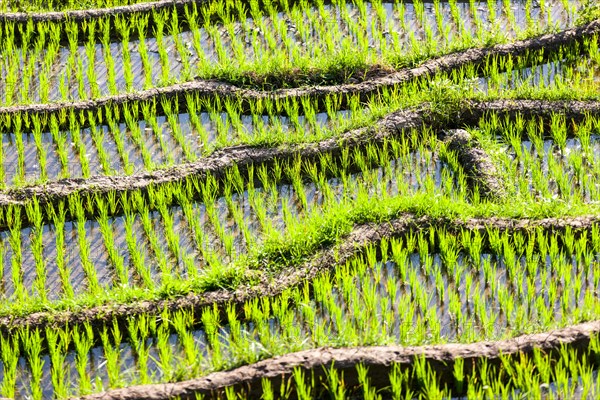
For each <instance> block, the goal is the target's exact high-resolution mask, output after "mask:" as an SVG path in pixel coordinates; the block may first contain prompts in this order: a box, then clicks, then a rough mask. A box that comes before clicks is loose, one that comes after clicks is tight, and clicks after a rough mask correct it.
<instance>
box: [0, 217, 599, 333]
mask: <svg viewBox="0 0 600 400" xmlns="http://www.w3.org/2000/svg"><path fill="white" fill-rule="evenodd" d="M599 223H600V215H588V216H580V217H569V218H544V219H526V218H523V219H515V218H498V217H491V218H470V219H466V220H451V219H445V218H432V217H429V216H417V215H415V214H411V213H405V214H402V215H400V216H398V217H397V218H395V219H392V220H390V221H384V222H381V223H366V224H360V225H356V226H355V227H354V228H353V229H352V231H351V232H350V233H349V234H348V235H347V236H345V237H344V238H343V239H342V240H341V241H340V242H339V243H338V244H336V245H333V246H330V247H328V248H325V249H322V250H319V251H318V252H316V253H315V255H314V256H312V257H310V258H309V259H308V260H307V261H306V262H304V263H302V264H300V265H297V266H289V267H286V268H284V269H282V271H280V272H279V273H277V274H276V275H274V276H271V275H269V274H267V273H265V272H264V271H260V270H253V271H254V272H255V274H254V275H255V276H254V278H256V280H255V281H257V282H260V283H258V284H242V285H240V286H239V287H238V288H236V289H220V290H214V291H210V292H205V293H200V294H197V293H189V294H187V295H184V296H181V297H177V298H170V299H156V300H144V301H134V302H131V303H127V304H106V305H100V306H94V307H90V308H80V309H75V310H66V311H43V312H36V313H32V314H29V315H26V316H21V317H18V316H3V317H0V332H7V333H10V332H12V331H14V330H15V329H19V328H24V327H30V328H43V327H56V328H59V327H64V326H67V325H69V326H70V325H74V324H82V323H85V322H87V323H90V324H91V325H92V326H93V327H98V328H101V326H102V324H104V323H106V322H110V321H112V320H116V321H117V322H119V323H121V322H122V323H125V321H126V320H127V318H129V317H133V316H137V315H142V314H145V315H159V314H160V313H161V312H162V311H163V310H165V309H167V310H171V311H175V310H183V309H187V310H199V309H201V308H203V307H206V306H217V307H218V308H219V309H222V310H224V309H225V307H226V305H228V304H232V305H234V306H236V307H240V308H241V307H243V304H244V302H246V301H248V300H251V299H253V298H256V297H264V296H269V297H273V296H276V295H279V294H281V293H282V292H283V291H284V290H286V289H288V288H291V287H294V286H297V285H299V284H302V283H303V282H307V281H311V280H312V279H314V278H315V277H316V276H318V275H319V274H321V273H324V272H326V271H331V270H333V269H334V268H336V267H337V266H339V265H343V264H344V263H346V261H348V260H349V259H350V258H352V257H354V256H356V255H358V254H360V253H361V252H362V251H364V250H365V249H366V248H367V247H368V246H370V245H374V244H377V243H379V242H380V241H381V240H383V239H385V238H387V239H389V238H397V237H402V236H403V235H406V234H408V233H410V232H411V231H416V230H421V231H423V230H428V229H430V228H432V227H440V226H443V227H444V228H446V230H447V231H448V232H451V233H452V232H454V233H458V232H459V231H460V230H462V229H468V230H473V231H478V232H479V233H481V234H482V235H485V233H486V230H487V229H489V228H494V229H498V230H500V231H511V232H524V233H526V232H532V231H535V230H537V229H543V230H547V231H549V232H552V233H554V232H556V233H558V232H564V231H565V230H567V229H569V230H571V232H573V233H574V234H575V233H578V232H586V231H589V230H590V229H592V227H593V226H595V225H597V224H599Z"/></svg>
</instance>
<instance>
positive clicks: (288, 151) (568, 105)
mask: <svg viewBox="0 0 600 400" xmlns="http://www.w3.org/2000/svg"><path fill="white" fill-rule="evenodd" d="M434 112H435V110H434V109H432V108H431V107H428V106H427V105H422V106H421V107H420V108H415V109H409V110H400V111H396V112H393V113H390V114H388V115H387V116H385V117H383V118H382V119H380V120H378V121H377V122H376V123H375V124H373V125H371V126H368V127H364V128H358V129H354V130H350V131H347V132H346V133H343V134H341V135H340V136H336V137H332V138H329V139H324V140H322V141H320V142H313V143H301V144H286V145H280V146H277V147H253V146H247V145H241V146H232V147H227V148H224V149H222V150H218V151H216V152H215V153H213V154H211V155H210V156H207V157H206V158H203V159H201V160H199V161H196V162H193V163H186V164H180V165H176V166H173V167H169V168H166V169H160V170H156V171H149V172H141V173H137V174H133V175H115V176H104V175H98V176H93V177H90V178H67V179H62V180H58V181H53V182H49V183H46V184H41V185H33V186H27V187H22V188H12V189H8V190H4V191H0V207H6V206H9V205H25V204H27V203H28V202H29V201H31V200H32V199H34V198H35V199H36V200H37V201H38V202H39V203H40V204H47V203H53V202H58V201H60V200H64V199H66V198H68V197H69V196H71V195H74V194H79V195H82V196H89V195H94V194H102V193H108V192H116V193H117V194H119V193H123V192H131V191H136V190H142V191H145V190H147V188H148V187H149V186H154V185H162V184H169V183H176V182H182V181H184V180H185V179H188V178H190V177H198V178H199V179H201V178H202V177H205V176H206V175H207V174H211V175H213V176H215V177H220V176H222V175H223V174H224V172H225V171H226V170H227V169H228V168H230V167H233V166H237V167H238V168H239V169H240V171H241V172H243V171H244V169H245V168H247V167H248V166H249V165H251V164H254V165H257V164H269V163H272V162H274V161H275V160H279V161H285V160H289V159H293V158H294V157H301V158H304V159H311V158H315V157H318V156H319V155H322V154H324V153H330V154H337V153H338V152H339V151H340V150H341V149H342V148H344V147H359V146H362V145H364V144H366V143H381V142H383V141H384V140H385V139H387V138H391V137H394V136H397V135H401V134H402V133H403V132H404V131H405V130H407V129H412V128H419V127H422V126H424V125H428V126H431V127H433V128H434V129H453V128H463V127H464V126H477V124H478V123H479V120H480V119H481V118H482V117H484V116H485V115H487V114H488V113H491V112H493V113H495V114H497V115H499V116H500V117H501V118H515V116H517V115H521V116H523V117H525V118H530V117H543V118H549V117H550V116H552V115H553V114H556V113H560V114H562V115H565V117H567V118H568V119H573V120H581V119H583V118H585V117H587V116H588V115H598V114H600V101H589V102H587V101H541V100H499V101H490V102H474V101H465V102H463V103H462V104H460V105H459V106H458V107H456V109H455V110H453V111H452V114H451V115H438V114H435V113H434ZM479 156H481V157H483V159H486V156H487V155H485V153H481V154H479V153H478V157H479ZM467 161H468V160H467ZM490 184H491V183H490ZM491 187H493V185H492V186H491Z"/></svg>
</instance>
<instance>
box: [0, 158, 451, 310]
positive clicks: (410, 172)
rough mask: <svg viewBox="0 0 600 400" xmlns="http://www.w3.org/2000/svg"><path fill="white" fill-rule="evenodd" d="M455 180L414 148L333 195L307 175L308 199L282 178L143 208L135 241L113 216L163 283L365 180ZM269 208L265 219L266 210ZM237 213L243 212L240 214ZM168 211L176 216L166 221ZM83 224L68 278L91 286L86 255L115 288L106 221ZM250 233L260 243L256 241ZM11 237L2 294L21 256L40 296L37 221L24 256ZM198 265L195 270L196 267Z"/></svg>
mask: <svg viewBox="0 0 600 400" xmlns="http://www.w3.org/2000/svg"><path fill="white" fill-rule="evenodd" d="M448 179H450V181H448ZM452 179H453V173H452V172H451V171H450V170H449V169H448V167H447V166H446V165H445V164H444V163H442V162H441V161H440V160H438V159H437V158H435V157H434V156H433V154H432V153H431V152H427V153H426V154H420V153H419V152H416V153H415V152H413V153H410V154H409V155H408V157H406V158H404V159H398V160H393V161H392V162H391V163H390V164H389V165H388V166H387V167H386V168H375V169H373V170H371V171H370V176H369V178H368V179H365V178H364V177H363V175H362V174H361V173H353V174H352V175H350V178H349V179H348V180H347V182H346V183H344V182H343V181H342V180H340V179H338V178H335V177H331V178H329V179H327V180H326V182H327V185H328V188H329V190H328V191H329V192H330V194H329V195H327V194H325V193H324V192H323V188H321V187H320V186H319V185H316V184H315V183H313V182H311V181H306V182H305V183H304V186H303V192H304V195H305V197H306V204H305V205H303V201H302V200H301V198H300V197H299V195H298V192H297V190H296V188H295V187H294V185H292V184H284V185H281V184H280V185H277V186H275V191H274V192H273V191H271V190H270V189H269V190H267V191H265V190H264V189H262V188H260V187H258V188H256V189H255V190H256V193H255V194H252V195H250V194H249V192H248V191H246V192H244V193H243V194H242V195H240V194H234V195H233V197H232V199H231V205H229V204H228V203H227V201H226V199H225V197H219V198H217V200H216V202H215V203H214V207H215V211H214V212H212V213H211V212H209V211H208V210H207V209H206V205H205V204H202V203H194V204H192V206H193V207H192V211H191V214H186V213H185V212H184V209H183V208H182V207H180V206H176V207H170V208H168V209H165V210H164V212H165V214H162V213H161V212H159V211H152V212H148V213H147V214H146V215H147V217H148V221H149V222H148V223H146V224H144V223H143V219H142V216H141V215H135V216H132V218H133V221H132V223H131V224H132V225H131V226H132V232H133V233H131V237H130V243H133V244H132V245H131V246H130V245H128V242H127V240H126V238H127V232H126V226H125V224H126V217H124V216H122V217H116V218H109V221H108V223H109V225H110V227H111V229H112V232H113V236H114V241H115V245H116V250H117V252H116V253H117V254H118V257H119V258H121V259H122V261H123V264H124V265H125V266H126V268H127V271H128V272H127V273H128V279H129V280H130V285H135V286H140V285H141V286H144V284H143V282H142V279H141V277H140V276H139V273H143V272H144V271H141V272H140V271H139V270H138V268H143V269H144V270H147V273H148V274H149V276H150V278H151V279H152V280H153V281H155V282H156V283H157V284H159V283H160V281H161V276H162V274H163V273H165V268H166V269H167V270H166V273H167V274H169V275H172V276H173V277H182V278H185V277H186V276H189V275H190V274H197V273H198V272H197V271H202V269H203V268H204V267H205V264H206V262H207V259H206V257H204V255H206V256H208V255H211V254H212V256H215V257H217V258H218V259H219V260H221V262H228V261H230V260H232V259H235V258H237V257H238V256H239V255H241V254H245V253H246V252H247V250H248V249H247V246H248V245H252V246H255V245H256V244H257V243H260V242H261V240H262V239H263V238H264V233H265V232H266V230H273V229H274V230H275V231H278V232H281V233H284V232H285V231H286V230H287V224H288V223H290V222H291V221H294V220H295V219H297V218H299V219H301V218H303V217H305V216H307V215H310V214H311V213H314V212H317V211H318V210H320V209H322V207H324V205H325V204H329V203H330V202H331V201H333V202H338V201H340V202H341V201H353V199H355V198H356V196H357V193H358V187H364V188H365V189H366V190H367V193H369V194H372V195H373V196H378V195H379V193H381V191H382V190H385V191H386V192H387V194H388V195H397V194H409V193H414V192H417V191H419V190H423V188H424V187H425V185H429V184H430V183H431V184H433V185H434V186H435V187H437V190H440V191H442V192H445V193H449V194H451V193H452V192H454V191H455V190H456V189H455V188H454V186H453V185H454V184H455V183H454V182H453V181H452ZM428 181H430V182H428ZM448 182H450V183H448ZM326 196H331V199H330V200H327V198H328V197H326ZM262 210H264V219H263V217H260V215H262V212H263V211H262ZM211 215H213V216H212V217H211ZM235 215H239V217H238V218H236V217H235ZM165 216H167V217H168V220H165ZM190 218H193V220H194V221H193V222H195V223H197V227H196V228H195V226H196V225H195V224H191V223H190V222H191V221H190ZM15 229H17V228H15ZM83 229H84V230H83V231H82V234H83V233H85V238H86V243H87V245H86V248H84V249H83V252H82V248H81V243H80V240H79V230H78V224H77V222H69V221H67V222H66V223H65V227H64V231H63V234H64V238H65V245H64V252H65V254H66V257H67V262H66V265H67V268H68V276H69V278H68V281H69V284H70V285H69V286H71V287H72V288H73V290H74V292H75V294H80V293H84V292H87V291H88V290H89V287H88V286H89V282H90V279H92V280H94V279H95V278H91V277H89V276H88V273H86V272H85V268H84V264H85V263H86V261H87V262H88V263H90V265H91V266H93V269H94V270H95V273H96V275H97V280H98V283H99V284H100V286H101V287H105V288H110V287H112V286H113V285H114V284H115V282H118V279H117V276H116V275H115V269H114V268H113V261H111V260H110V259H109V255H108V252H107V248H106V243H105V239H103V238H104V235H103V233H102V231H101V229H100V226H99V225H98V223H97V222H95V221H86V222H85V226H84V227H83ZM198 229H200V231H198ZM168 230H169V231H172V233H173V234H174V235H173V237H174V238H177V239H176V240H177V241H178V242H171V243H170V242H169V239H168V238H169V237H171V235H169V234H168V232H167V231H168ZM246 232H247V233H246ZM248 234H249V235H250V237H252V238H254V240H256V241H257V242H252V243H248V242H247V240H248V238H249V237H248V236H247V235H248ZM56 235H57V232H56V228H55V227H54V225H52V224H46V225H44V226H43V227H42V240H43V247H44V254H47V255H48V256H47V257H45V264H44V269H45V271H46V272H45V275H46V276H45V278H44V279H43V280H42V282H44V281H45V283H43V285H44V287H45V288H46V293H47V295H48V296H49V298H51V299H57V298H61V297H63V295H64V293H63V291H62V290H54V289H55V288H57V287H58V286H62V284H59V283H57V281H58V282H61V278H60V271H59V267H58V265H57V264H56V259H55V258H53V257H52V255H53V254H56V243H57V242H56ZM198 235H199V236H198ZM10 236H11V234H10V232H9V231H5V232H2V233H0V250H3V251H2V253H3V255H4V258H3V260H4V275H3V278H2V283H3V291H2V297H3V298H5V299H9V298H11V297H12V296H14V295H15V293H14V288H15V286H14V282H13V275H12V273H11V268H12V265H13V264H14V263H16V265H19V264H21V278H20V279H21V281H22V282H23V284H24V285H25V287H26V288H31V291H30V292H29V295H34V293H37V291H38V290H39V284H41V283H38V286H36V285H35V283H36V280H37V279H41V278H38V275H37V273H36V269H35V262H33V255H32V253H33V251H34V250H33V249H32V247H31V246H30V240H31V239H30V238H31V237H33V234H32V228H26V229H23V230H22V231H21V234H20V237H21V248H22V250H21V260H22V261H19V258H18V254H15V250H14V249H15V246H14V243H12V242H11V241H10V240H9V238H10ZM132 249H134V251H136V252H139V253H137V256H138V259H141V260H142V261H141V262H140V263H138V264H136V263H135V262H134V261H135V260H133V259H132V258H131V253H130V251H131V250H132ZM86 254H87V255H86ZM209 261H210V260H209ZM190 268H193V269H194V271H190V270H189V269H190ZM86 282H87V283H86Z"/></svg>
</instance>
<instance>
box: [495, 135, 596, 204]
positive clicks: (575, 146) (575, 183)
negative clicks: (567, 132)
mask: <svg viewBox="0 0 600 400" xmlns="http://www.w3.org/2000/svg"><path fill="white" fill-rule="evenodd" d="M541 143H542V146H543V147H542V148H538V147H537V146H536V145H534V144H533V143H532V142H531V141H529V140H523V141H522V144H521V145H520V147H521V148H520V155H517V153H516V152H515V151H514V148H513V147H512V146H511V147H509V150H510V151H509V155H508V158H504V165H505V167H504V168H506V169H508V170H509V171H514V172H515V173H516V175H515V177H517V178H518V179H519V181H518V182H515V183H514V185H513V186H514V187H515V188H516V190H517V193H521V194H526V195H531V196H533V197H534V198H537V199H538V200H539V201H544V199H548V200H550V199H558V198H561V199H564V200H565V201H575V199H578V200H579V201H583V202H586V203H596V202H598V201H600V191H599V189H598V187H599V183H598V182H600V135H599V134H592V135H590V144H589V147H587V149H584V148H583V147H582V144H581V140H580V139H578V138H567V139H566V141H565V147H564V150H561V149H560V147H559V146H558V145H557V144H556V143H555V141H554V140H552V139H544V140H542V141H541Z"/></svg>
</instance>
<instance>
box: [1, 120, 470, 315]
mask: <svg viewBox="0 0 600 400" xmlns="http://www.w3.org/2000/svg"><path fill="white" fill-rule="evenodd" d="M438 148H440V144H439V142H437V140H436V138H435V134H434V133H433V132H431V131H424V132H419V133H414V134H412V135H409V136H407V137H404V138H400V139H391V140H389V141H386V142H385V143H384V144H383V145H382V146H381V147H377V146H367V148H366V149H364V151H363V150H361V149H357V150H348V149H342V151H341V155H340V156H339V157H335V158H334V157H332V156H331V155H322V156H321V157H320V158H319V159H318V160H315V161H308V160H302V159H299V158H298V159H296V160H293V161H289V162H279V161H277V160H275V161H274V162H273V164H272V165H270V166H267V165H262V166H257V167H253V166H249V167H248V169H247V171H242V172H240V171H239V170H237V169H235V168H234V169H232V170H230V171H225V172H224V173H223V175H222V179H216V178H212V177H211V176H208V177H207V178H206V179H200V178H198V177H191V178H189V179H186V180H185V181H183V182H179V183H175V184H168V185H160V186H156V187H149V188H148V189H147V191H145V192H141V191H131V192H129V193H125V194H122V195H120V196H119V197H118V198H117V196H116V195H115V193H114V192H112V193H109V194H97V195H90V196H85V197H84V196H80V195H79V194H74V195H73V196H70V197H69V198H67V199H66V200H64V201H60V202H58V203H47V204H43V205H40V204H39V203H38V202H37V201H36V200H33V201H32V202H29V203H28V204H27V205H26V206H8V207H6V208H3V209H2V210H1V212H0V214H1V218H2V220H3V222H4V226H7V227H8V229H7V230H6V231H4V232H3V233H0V254H1V256H2V257H1V258H2V260H3V261H2V265H3V268H2V271H3V273H2V276H1V282H2V296H3V297H4V298H5V299H18V301H17V303H16V304H15V303H12V302H7V303H5V304H3V305H2V308H3V311H2V312H3V313H4V314H5V315H6V314H8V313H15V312H16V313H23V312H30V311H31V310H33V309H36V308H37V309H39V308H40V307H45V308H47V307H49V306H52V304H54V303H56V307H58V308H62V307H65V306H67V305H68V304H71V305H72V304H73V302H76V303H79V304H86V303H89V302H92V303H96V304H97V303H98V302H99V301H100V302H103V301H110V299H115V298H116V299H121V300H123V299H127V298H134V297H139V296H141V297H142V298H144V297H147V296H169V295H172V294H174V293H178V292H180V291H183V292H189V291H190V290H203V288H206V287H208V286H210V282H211V279H212V277H218V276H221V277H222V276H223V274H224V271H227V264H228V263H230V262H234V261H236V260H240V257H243V256H244V255H246V254H248V249H250V250H252V252H253V251H256V249H257V248H260V246H258V245H260V244H261V243H262V242H263V240H264V239H265V238H270V240H273V239H274V238H277V237H282V235H285V234H286V232H288V231H289V230H290V229H292V230H294V229H299V228H301V227H302V226H303V225H302V224H303V222H302V221H304V220H305V218H306V217H307V216H309V215H315V214H318V213H319V212H323V211H320V210H326V211H327V213H333V214H332V215H334V214H335V212H336V210H338V209H340V208H344V207H345V208H351V207H353V205H358V204H362V203H363V202H364V200H365V199H369V198H371V197H373V196H376V197H378V199H380V201H385V200H386V199H388V200H390V199H394V198H395V197H397V196H410V195H411V194H414V193H416V192H425V193H428V195H431V196H440V195H445V196H449V198H456V199H460V198H462V197H464V196H466V192H465V188H464V185H465V184H464V179H465V178H464V176H463V174H462V171H461V170H460V167H456V168H457V169H456V170H453V169H449V168H448V167H447V166H446V165H445V164H444V163H442V162H441V161H440V160H439V159H438V158H437V155H436V154H435V152H436V150H437V149H438ZM442 151H443V149H442ZM53 255H56V257H54V256H53ZM242 260H243V258H242ZM121 300H119V301H121ZM17 309H20V310H21V311H17ZM26 310H29V311H26Z"/></svg>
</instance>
